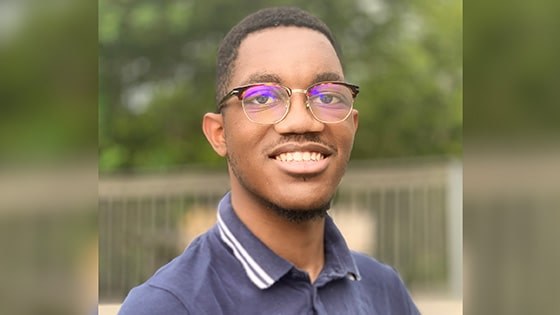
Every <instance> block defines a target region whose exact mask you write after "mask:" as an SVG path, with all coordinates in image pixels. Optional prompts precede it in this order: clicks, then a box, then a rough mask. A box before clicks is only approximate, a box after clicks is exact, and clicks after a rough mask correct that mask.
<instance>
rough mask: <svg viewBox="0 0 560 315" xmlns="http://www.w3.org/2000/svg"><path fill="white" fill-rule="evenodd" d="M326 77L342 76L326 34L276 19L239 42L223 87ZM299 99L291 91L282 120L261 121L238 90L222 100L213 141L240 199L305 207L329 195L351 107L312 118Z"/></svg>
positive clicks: (345, 154) (344, 150)
mask: <svg viewBox="0 0 560 315" xmlns="http://www.w3.org/2000/svg"><path fill="white" fill-rule="evenodd" d="M326 80H338V81H343V80H344V76H343V72H342V67H341V65H340V61H339V60H338V57H337V55H336V52H335V50H334V48H333V47H332V45H331V44H330V42H329V41H328V39H327V38H326V37H325V36H324V35H323V34H321V33H319V32H317V31H314V30H310V29H307V28H299V27H278V28H272V29H265V30H262V31H258V32H255V33H252V34H250V35H249V36H248V37H246V39H245V40H244V41H243V42H242V43H241V45H240V47H239V54H238V57H237V60H236V61H235V68H234V71H233V74H232V77H231V80H230V86H229V89H231V88H234V87H237V86H242V85H246V84H251V83H260V82H275V83H279V84H282V85H284V86H287V87H289V88H292V89H305V88H307V87H308V86H310V85H311V84H313V83H316V82H320V81H326ZM305 102H306V99H305V95H304V94H301V93H294V94H293V95H292V96H291V106H290V111H289V112H288V114H287V116H286V117H285V118H284V120H282V121H280V122H278V123H276V124H274V125H262V124H257V123H254V122H251V121H249V120H248V119H247V117H246V116H245V114H244V113H243V109H242V106H241V102H240V101H239V100H238V99H237V98H236V97H232V98H230V99H229V100H228V101H227V104H226V106H225V108H224V109H223V115H222V116H221V117H220V122H221V124H222V125H221V128H222V129H221V130H220V131H219V132H218V131H216V132H215V133H214V135H215V136H216V137H215V138H218V139H220V140H219V141H217V142H219V143H217V144H216V141H214V143H213V146H214V149H216V151H217V152H218V153H219V154H220V155H223V156H226V157H227V159H228V167H229V170H230V175H231V176H230V177H231V186H232V187H231V188H232V195H233V196H234V197H235V198H238V199H240V200H243V203H244V204H245V205H247V204H249V205H251V206H252V207H263V206H266V205H267V204H268V205H270V204H272V205H275V206H277V207H280V208H283V209H289V210H296V211H306V210H307V211H309V210H311V209H317V208H320V207H324V206H325V205H328V204H329V203H330V200H331V199H332V197H333V195H334V193H335V191H336V188H337V186H338V184H339V182H340V180H341V178H342V176H343V174H344V171H345V168H346V164H347V162H348V159H349V157H350V151H351V150H352V145H353V142H354V134H355V132H356V128H357V111H356V110H354V111H353V112H352V114H351V115H350V116H349V117H348V118H347V119H346V120H344V121H342V122H339V123H335V124H326V123H322V122H319V121H317V120H315V119H314V118H313V116H312V114H311V113H310V112H309V110H308V109H307V108H306V106H305ZM205 133H206V135H207V137H208V136H209V132H208V131H206V130H205ZM209 140H210V142H211V143H212V142H213V140H211V139H210V137H209Z"/></svg>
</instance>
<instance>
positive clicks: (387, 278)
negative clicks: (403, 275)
mask: <svg viewBox="0 0 560 315" xmlns="http://www.w3.org/2000/svg"><path fill="white" fill-rule="evenodd" d="M352 257H353V258H354V261H355V262H356V265H357V266H358V270H360V274H361V276H362V278H364V279H366V280H367V279H376V280H377V281H378V282H380V283H384V284H389V283H392V282H394V281H395V280H398V279H400V278H399V275H398V274H397V272H396V270H395V269H394V268H393V267H391V266H389V265H386V264H384V263H381V262H379V261H378V260H376V259H375V258H372V257H370V256H367V255H365V254H362V253H358V252H352Z"/></svg>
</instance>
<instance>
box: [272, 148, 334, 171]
mask: <svg viewBox="0 0 560 315" xmlns="http://www.w3.org/2000/svg"><path fill="white" fill-rule="evenodd" d="M294 151H301V152H305V151H307V152H318V153H321V154H322V155H323V156H324V158H323V159H322V160H319V161H312V160H310V161H298V162H295V161H291V162H283V161H279V160H276V156H278V155H280V154H282V153H288V152H294ZM333 153H334V150H333V149H331V148H329V147H327V146H325V145H322V144H319V143H287V144H283V145H280V146H277V147H275V148H274V149H273V150H272V152H271V153H270V154H269V158H270V159H271V160H272V161H273V163H275V164H276V166H277V167H278V168H279V169H280V170H281V171H283V172H285V173H288V174H290V175H294V176H311V175H316V174H319V173H321V172H323V171H325V169H326V168H327V167H328V165H329V163H330V160H331V155H333Z"/></svg>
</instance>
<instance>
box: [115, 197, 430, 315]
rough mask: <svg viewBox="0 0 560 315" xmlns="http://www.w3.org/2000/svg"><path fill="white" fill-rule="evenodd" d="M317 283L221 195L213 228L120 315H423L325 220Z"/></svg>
mask: <svg viewBox="0 0 560 315" xmlns="http://www.w3.org/2000/svg"><path fill="white" fill-rule="evenodd" d="M325 224H326V226H325V266H324V268H323V270H322V271H321V273H320V274H319V276H318V278H317V280H316V281H315V282H314V283H310V281H309V277H308V275H307V273H306V272H304V271H301V270H299V269H298V268H296V267H295V266H294V265H293V264H291V263H290V262H289V261H287V260H285V259H283V258H282V257H280V256H278V255H276V254H275V253H274V252H272V250H270V249H269V248H268V247H266V245H265V244H263V243H262V242H261V241H260V240H259V239H257V238H256V237H255V236H254V235H253V234H252V233H251V232H250V231H249V229H247V227H246V226H245V225H244V224H243V223H242V222H241V221H240V220H239V218H238V217H237V215H236V214H235V212H234V211H233V209H232V206H231V197H230V194H229V193H228V194H226V195H225V196H224V198H223V199H222V200H221V202H220V204H219V206H218V222H217V223H216V224H215V225H214V226H213V227H212V228H211V229H210V230H209V231H207V232H206V233H205V234H203V235H201V236H199V237H198V238H197V239H195V240H194V241H193V242H192V243H191V244H190V245H189V246H188V247H187V249H186V250H185V251H184V252H183V253H182V254H181V255H180V256H178V257H177V258H175V259H174V260H172V261H171V262H169V263H168V264H167V265H165V266H163V267H162V268H161V269H159V270H158V271H157V272H156V273H155V274H154V275H153V276H152V277H151V278H150V279H148V280H147V281H146V282H145V283H143V284H141V285H139V286H137V287H135V288H134V289H132V290H131V291H130V293H129V294H128V296H127V297H126V299H125V301H124V303H123V305H122V307H121V309H120V311H119V314H120V315H144V314H145V315H148V314H149V315H164V314H165V315H169V314H190V315H198V314H208V315H219V314H232V315H238V314H243V315H249V314H258V315H261V314H266V315H269V314H270V315H272V314H285V315H303V314H334V315H347V314H348V315H358V314H364V315H365V314H367V315H376V314H378V315H390V314H394V315H407V314H420V313H419V312H418V310H417V309H416V306H415V305H414V303H413V302H412V299H411V298H410V295H409V294H408V291H407V290H406V288H405V286H404V284H403V283H402V281H401V279H400V278H399V276H398V274H397V273H396V272H395V271H394V270H393V269H392V268H391V267H389V266H387V265H384V264H381V263H379V262H378V261H376V260H375V259H372V258H370V257H367V256H365V255H362V254H359V253H355V252H351V251H350V250H349V249H348V247H347V245H346V242H345V241H344V238H343V237H342V235H341V234H340V232H339V230H338V229H337V228H336V226H335V224H334V222H333V221H332V219H331V218H330V217H327V219H326V223H325Z"/></svg>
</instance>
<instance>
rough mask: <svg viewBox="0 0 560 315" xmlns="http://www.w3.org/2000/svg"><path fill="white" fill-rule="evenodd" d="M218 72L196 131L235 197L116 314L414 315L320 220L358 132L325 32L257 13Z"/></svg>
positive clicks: (309, 20)
mask: <svg viewBox="0 0 560 315" xmlns="http://www.w3.org/2000/svg"><path fill="white" fill-rule="evenodd" d="M217 66H218V69H217V93H216V95H217V103H218V112H217V113H208V114H206V115H205V116H204V118H203V131H204V134H205V135H206V138H207V139H208V141H209V142H210V144H211V145H212V147H213V148H214V150H215V151H216V153H218V154H219V155H221V156H223V157H225V158H226V159H227V162H228V163H227V164H228V171H229V174H230V185H231V192H230V193H228V194H227V195H226V196H225V197H224V198H223V199H222V201H221V202H220V204H219V206H218V222H217V224H216V225H215V226H214V227H212V228H211V229H210V230H209V231H208V232H206V233H205V234H203V235H202V236H200V237H199V238H197V239H196V240H194V241H193V242H192V243H191V244H190V245H189V247H188V248H187V249H186V250H185V252H184V253H183V254H182V255H180V256H179V257H177V258H176V259H174V260H173V261H172V262H170V263H169V264H167V265H166V266H164V267H162V268H161V269H160V270H159V271H158V272H157V273H156V274H155V275H154V276H153V277H152V278H151V279H149V280H148V281H147V282H146V283H144V284H142V285H140V286H139V287H136V288H135V289H133V290H132V291H131V292H130V294H129V295H128V297H127V298H126V300H125V302H124V304H123V306H122V308H121V311H120V314H134V315H138V314H212V315H215V314H243V315H245V314H289V315H299V314H337V315H341V314H352V315H354V314H369V315H371V314H380V315H381V314H382V315H388V314H399V315H400V314H418V310H417V309H416V307H415V306H414V303H413V302H412V300H411V298H410V296H409V294H408V292H407V290H406V288H405V287H404V285H403V283H402V282H401V280H400V278H399V276H398V275H397V273H396V272H395V271H394V270H393V269H392V268H390V267H388V266H385V265H383V264H380V263H379V262H377V261H375V260H374V259H371V258H369V257H366V256H364V255H361V254H358V253H354V252H351V251H350V250H349V249H348V247H347V246H346V243H345V241H344V239H343V237H342V235H341V234H340V232H339V231H338V229H337V228H336V226H335V225H334V223H333V221H332V220H331V218H330V217H329V216H328V215H327V210H328V209H329V207H330V204H331V200H332V198H333V195H334V193H335V191H336V189H337V186H338V184H339V182H340V180H341V178H342V176H343V174H344V171H345V168H346V164H347V162H348V159H349V157H350V151H351V149H352V145H353V141H354V134H355V132H356V129H357V127H358V112H357V111H356V110H355V109H353V101H354V98H355V97H356V95H357V94H358V87H357V86H355V85H352V84H349V83H346V82H345V81H344V74H343V70H342V65H341V63H340V58H339V52H338V49H337V45H336V43H335V41H334V39H333V36H332V34H331V32H330V31H329V29H328V28H327V26H326V25H325V24H323V23H322V22H321V21H320V20H318V19H317V18H315V17H313V16H311V15H309V14H308V13H307V12H304V11H301V10H299V9H295V8H271V9H265V10H261V11H258V12H256V13H254V14H252V15H249V16H248V17H246V18H245V19H244V20H243V21H241V22H240V23H239V24H238V25H236V26H235V27H234V28H233V29H232V30H231V31H230V32H229V33H228V34H227V35H226V37H225V38H224V40H223V42H222V44H221V46H220V49H219V51H218V64H217Z"/></svg>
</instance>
